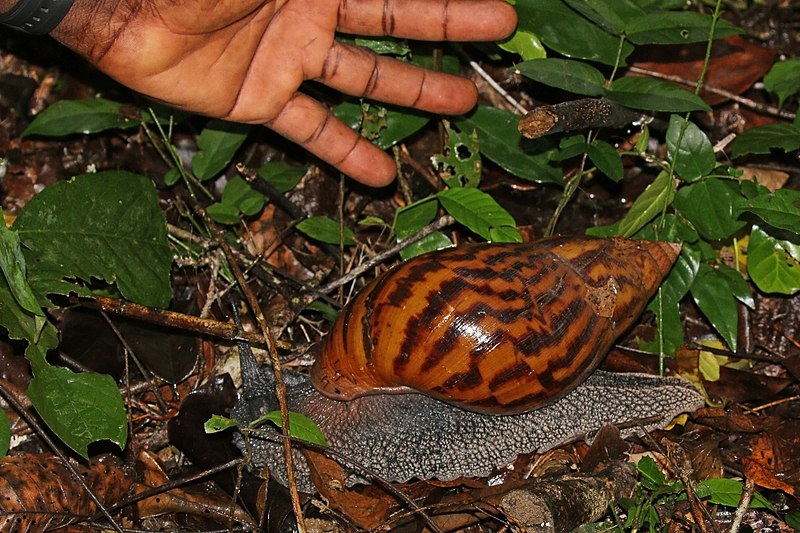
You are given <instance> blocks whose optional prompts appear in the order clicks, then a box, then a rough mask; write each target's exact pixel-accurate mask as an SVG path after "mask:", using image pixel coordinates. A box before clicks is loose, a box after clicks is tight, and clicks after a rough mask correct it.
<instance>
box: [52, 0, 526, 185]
mask: <svg viewBox="0 0 800 533" xmlns="http://www.w3.org/2000/svg"><path fill="white" fill-rule="evenodd" d="M515 24H516V14H515V12H514V10H513V8H512V7H511V6H510V5H509V4H508V3H507V2H506V1H505V0H267V1H265V0H185V1H181V2H177V1H174V0H75V3H74V5H73V7H72V9H71V10H70V12H69V13H68V15H67V17H66V18H65V19H64V20H63V21H62V22H61V24H60V25H59V26H58V27H57V28H56V29H55V30H53V32H51V35H52V36H53V37H55V38H56V39H58V40H59V41H61V42H62V43H64V44H65V45H67V46H69V47H70V48H72V49H73V50H75V51H77V52H79V53H80V54H82V55H84V56H85V57H87V58H88V59H89V61H91V62H92V63H94V64H95V65H96V66H97V67H98V68H99V69H101V70H102V71H104V72H105V73H107V74H108V75H109V76H111V77H112V78H114V79H116V80H117V81H119V82H120V83H123V84H124V85H127V86H128V87H130V88H132V89H134V90H136V91H138V92H141V93H143V94H145V95H147V96H150V97H152V98H155V99H157V100H161V101H163V102H165V103H167V104H170V105H172V106H174V107H177V108H180V109H185V110H189V111H192V112H196V113H201V114H204V115H208V116H211V117H218V118H222V119H226V120H231V121H236V122H246V123H251V124H263V125H265V126H267V127H268V128H270V129H272V130H274V131H275V132H277V133H279V134H280V135H282V136H284V137H286V138H287V139H289V140H291V141H294V142H296V143H297V144H299V145H300V146H302V147H303V148H305V149H306V150H308V151H309V152H311V153H313V154H315V155H317V156H318V157H319V158H320V159H322V160H323V161H326V162H328V163H330V164H332V165H333V166H335V167H336V168H338V169H339V170H340V171H342V172H344V173H345V174H347V175H349V176H351V177H352V178H354V179H356V180H358V181H361V182H363V183H365V184H368V185H384V184H386V183H388V182H390V181H391V180H392V179H393V177H394V174H395V165H394V162H393V161H392V159H391V158H390V157H389V156H388V155H387V154H386V153H385V152H383V151H382V150H380V149H378V148H377V147H375V146H374V145H372V143H370V142H369V141H367V140H365V139H364V138H362V137H361V136H359V135H358V134H357V133H356V132H354V131H353V130H352V129H351V128H349V127H348V126H347V125H345V124H344V123H342V122H340V121H339V120H337V119H336V118H334V117H333V115H331V113H330V111H329V110H328V109H327V108H326V107H325V106H323V105H322V104H320V103H319V102H317V101H316V100H314V99H313V98H311V97H309V96H307V95H305V94H303V93H302V92H299V87H300V85H301V83H303V81H305V80H316V81H319V82H321V83H323V84H325V85H327V86H329V87H331V88H333V89H336V90H338V91H341V92H343V93H345V94H349V95H352V96H363V97H365V98H369V99H372V100H377V101H381V102H386V103H390V104H396V105H400V106H404V107H411V108H415V109H419V110H422V111H429V112H432V113H441V114H459V113H464V112H466V111H468V110H469V109H471V108H472V107H473V106H474V105H475V102H476V100H477V92H476V89H475V86H474V85H473V84H472V82H470V81H469V80H466V79H464V78H460V77H457V76H452V75H448V74H444V73H439V72H431V71H426V70H424V69H422V68H419V67H416V66H413V65H410V64H408V63H404V62H401V61H397V60H394V59H391V58H387V57H382V56H377V55H375V54H373V53H371V52H369V51H367V50H365V49H362V48H359V47H355V46H350V45H347V44H343V43H339V42H337V41H336V40H335V39H334V34H335V32H337V31H340V32H343V33H348V34H355V35H370V36H384V35H391V36H395V37H401V38H409V39H419V40H430V41H443V40H453V41H492V40H498V39H502V38H503V37H505V36H507V35H508V34H510V33H511V32H512V31H513V30H514V26H515Z"/></svg>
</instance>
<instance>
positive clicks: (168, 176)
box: [164, 167, 181, 187]
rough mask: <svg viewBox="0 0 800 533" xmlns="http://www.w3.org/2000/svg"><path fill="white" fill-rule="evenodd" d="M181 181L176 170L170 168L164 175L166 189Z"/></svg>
mask: <svg viewBox="0 0 800 533" xmlns="http://www.w3.org/2000/svg"><path fill="white" fill-rule="evenodd" d="M180 179H181V172H180V170H178V169H177V168H174V167H173V168H170V169H169V170H167V172H166V173H165V174H164V185H166V186H167V187H172V186H173V185H175V184H176V183H178V181H180Z"/></svg>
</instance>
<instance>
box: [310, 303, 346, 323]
mask: <svg viewBox="0 0 800 533" xmlns="http://www.w3.org/2000/svg"><path fill="white" fill-rule="evenodd" d="M308 309H311V310H313V311H316V312H318V313H320V314H321V315H322V318H324V319H325V320H327V321H328V322H335V321H336V317H338V316H339V311H338V309H334V308H333V307H331V306H330V305H328V304H326V303H325V302H322V301H321V300H314V301H313V302H311V303H310V304H308Z"/></svg>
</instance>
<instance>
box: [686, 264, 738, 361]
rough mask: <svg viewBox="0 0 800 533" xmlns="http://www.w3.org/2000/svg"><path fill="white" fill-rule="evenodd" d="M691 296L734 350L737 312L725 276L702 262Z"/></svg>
mask: <svg viewBox="0 0 800 533" xmlns="http://www.w3.org/2000/svg"><path fill="white" fill-rule="evenodd" d="M691 292H692V298H693V299H694V302H695V303H696V304H697V307H699V308H700V311H702V312H703V314H704V315H705V316H706V318H707V319H708V320H709V322H711V325H712V326H713V327H714V329H715V330H717V333H719V334H720V336H721V337H722V339H723V340H724V341H725V342H726V343H727V344H728V346H729V347H730V349H731V351H734V352H735V351H736V339H737V336H738V333H739V313H738V309H737V305H736V298H735V297H734V295H733V294H732V290H731V287H730V284H729V282H728V278H727V276H725V274H722V273H721V272H719V271H718V270H716V269H714V268H711V267H710V266H709V265H707V264H705V263H703V264H702V265H700V272H699V273H698V275H697V278H695V280H694V283H692V288H691Z"/></svg>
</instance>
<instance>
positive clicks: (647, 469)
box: [636, 455, 667, 485]
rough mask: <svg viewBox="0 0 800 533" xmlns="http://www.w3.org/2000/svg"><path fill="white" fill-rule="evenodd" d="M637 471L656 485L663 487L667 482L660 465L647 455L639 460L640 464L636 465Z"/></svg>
mask: <svg viewBox="0 0 800 533" xmlns="http://www.w3.org/2000/svg"><path fill="white" fill-rule="evenodd" d="M636 470H638V471H639V473H640V474H641V475H642V477H644V478H645V479H647V480H648V481H650V482H651V483H654V484H656V485H663V484H664V483H666V482H667V478H666V477H665V476H664V473H663V472H662V471H661V469H660V468H659V467H658V464H657V463H656V462H655V461H654V460H653V458H652V457H649V456H647V455H645V456H644V457H642V458H641V459H639V462H637V463H636Z"/></svg>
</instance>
